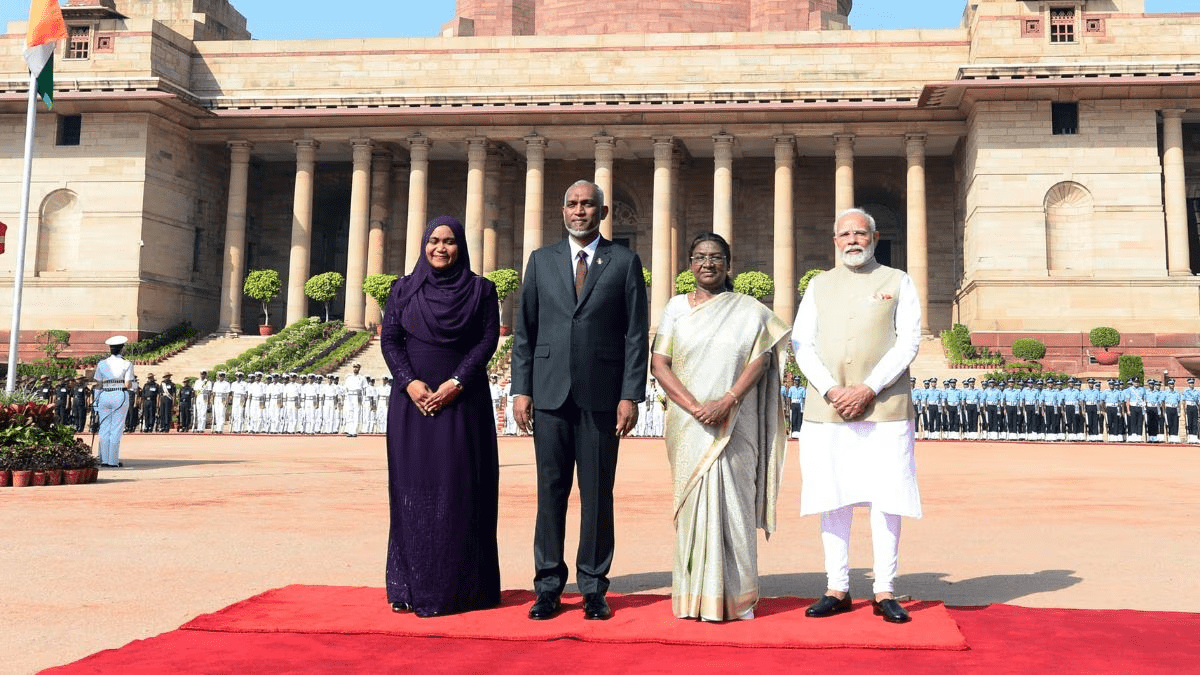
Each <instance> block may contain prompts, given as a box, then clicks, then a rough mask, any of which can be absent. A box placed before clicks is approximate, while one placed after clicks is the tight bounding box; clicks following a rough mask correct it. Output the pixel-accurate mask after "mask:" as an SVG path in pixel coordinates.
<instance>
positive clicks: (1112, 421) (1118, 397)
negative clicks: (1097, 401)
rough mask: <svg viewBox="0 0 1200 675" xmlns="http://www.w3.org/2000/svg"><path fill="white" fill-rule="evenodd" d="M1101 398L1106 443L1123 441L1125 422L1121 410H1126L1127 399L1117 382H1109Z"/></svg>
mask: <svg viewBox="0 0 1200 675" xmlns="http://www.w3.org/2000/svg"><path fill="white" fill-rule="evenodd" d="M1101 398H1102V399H1103V400H1104V423H1105V424H1104V427H1105V430H1106V431H1107V432H1108V441H1109V442H1110V443H1120V442H1121V441H1123V440H1125V420H1124V419H1123V415H1122V408H1128V405H1129V400H1128V397H1127V395H1126V394H1125V392H1123V391H1122V390H1121V384H1120V382H1119V381H1118V380H1109V381H1108V389H1105V390H1104V394H1103V396H1102V397H1101Z"/></svg>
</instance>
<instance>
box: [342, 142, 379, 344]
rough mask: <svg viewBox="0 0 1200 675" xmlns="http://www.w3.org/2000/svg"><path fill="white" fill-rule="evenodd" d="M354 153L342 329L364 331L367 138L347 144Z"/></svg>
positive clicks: (368, 190) (368, 185)
mask: <svg viewBox="0 0 1200 675" xmlns="http://www.w3.org/2000/svg"><path fill="white" fill-rule="evenodd" d="M350 143H351V145H352V146H353V151H354V169H353V173H352V174H351V178H350V234H349V237H348V238H347V241H346V311H345V319H346V328H348V329H350V330H362V329H364V328H366V327H367V326H366V321H365V317H366V308H367V296H365V295H363V278H364V277H366V272H367V233H368V227H369V223H368V218H369V215H370V213H369V209H370V199H371V149H372V148H373V147H374V144H373V143H372V142H371V140H370V139H366V138H356V139H354V140H352V141H350Z"/></svg>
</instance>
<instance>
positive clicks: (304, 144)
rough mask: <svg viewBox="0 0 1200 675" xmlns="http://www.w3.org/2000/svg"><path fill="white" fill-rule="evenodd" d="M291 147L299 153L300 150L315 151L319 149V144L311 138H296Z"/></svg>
mask: <svg viewBox="0 0 1200 675" xmlns="http://www.w3.org/2000/svg"><path fill="white" fill-rule="evenodd" d="M292 146H293V147H295V148H296V151H297V152H300V149H301V148H305V149H308V150H316V149H317V148H319V147H321V142H320V141H318V140H315V139H312V138H297V139H296V140H294V141H292Z"/></svg>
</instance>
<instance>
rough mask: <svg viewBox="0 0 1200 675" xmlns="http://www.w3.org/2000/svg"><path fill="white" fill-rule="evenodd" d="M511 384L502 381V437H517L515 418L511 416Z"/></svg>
mask: <svg viewBox="0 0 1200 675" xmlns="http://www.w3.org/2000/svg"><path fill="white" fill-rule="evenodd" d="M514 398H515V397H514V396H513V395H512V382H510V381H508V380H505V381H504V435H505V436H516V435H517V418H516V417H514V416H513V399H514Z"/></svg>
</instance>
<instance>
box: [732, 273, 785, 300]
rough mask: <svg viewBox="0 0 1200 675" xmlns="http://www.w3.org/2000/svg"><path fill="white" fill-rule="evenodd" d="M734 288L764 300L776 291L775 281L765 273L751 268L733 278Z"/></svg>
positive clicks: (738, 291)
mask: <svg viewBox="0 0 1200 675" xmlns="http://www.w3.org/2000/svg"><path fill="white" fill-rule="evenodd" d="M733 290H734V291H735V292H737V293H742V294H745V295H748V296H750V297H752V298H754V299H755V300H762V299H763V298H765V297H767V296H768V295H770V294H772V293H774V292H775V282H774V281H772V280H771V277H769V276H767V275H766V274H765V273H763V272H755V271H753V270H751V271H749V272H742V273H741V274H739V275H737V276H736V277H734V278H733Z"/></svg>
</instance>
